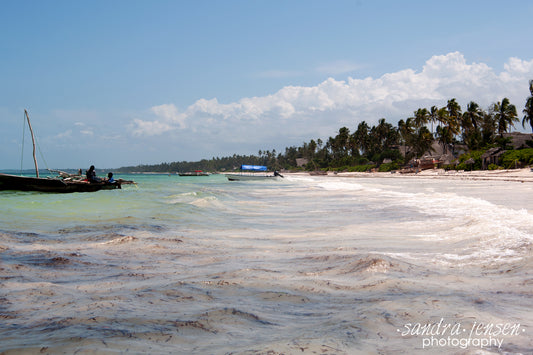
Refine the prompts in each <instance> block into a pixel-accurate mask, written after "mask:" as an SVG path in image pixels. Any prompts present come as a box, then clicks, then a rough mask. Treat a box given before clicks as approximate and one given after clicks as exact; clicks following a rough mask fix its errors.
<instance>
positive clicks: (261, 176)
mask: <svg viewBox="0 0 533 355" xmlns="http://www.w3.org/2000/svg"><path fill="white" fill-rule="evenodd" d="M225 175H226V177H227V178H228V180H229V181H258V180H278V179H279V178H283V175H281V174H280V173H278V172H277V171H274V172H273V173H268V172H267V167H266V166H263V165H241V171H240V172H239V173H228V174H225Z"/></svg>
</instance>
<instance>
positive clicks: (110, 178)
mask: <svg viewBox="0 0 533 355" xmlns="http://www.w3.org/2000/svg"><path fill="white" fill-rule="evenodd" d="M107 182H108V183H110V184H113V183H115V182H117V181H116V180H115V179H114V178H113V173H111V172H110V173H107Z"/></svg>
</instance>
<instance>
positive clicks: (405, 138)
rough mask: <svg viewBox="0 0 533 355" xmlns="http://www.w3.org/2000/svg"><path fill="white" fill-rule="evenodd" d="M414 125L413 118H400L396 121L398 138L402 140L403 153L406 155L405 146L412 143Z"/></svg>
mask: <svg viewBox="0 0 533 355" xmlns="http://www.w3.org/2000/svg"><path fill="white" fill-rule="evenodd" d="M414 132H415V129H414V125H413V118H411V117H410V118H408V119H407V120H406V121H404V120H400V121H398V133H399V134H400V139H401V141H402V145H403V146H404V152H403V155H404V156H406V157H407V147H408V146H411V145H412V143H413V140H414V138H413V136H414Z"/></svg>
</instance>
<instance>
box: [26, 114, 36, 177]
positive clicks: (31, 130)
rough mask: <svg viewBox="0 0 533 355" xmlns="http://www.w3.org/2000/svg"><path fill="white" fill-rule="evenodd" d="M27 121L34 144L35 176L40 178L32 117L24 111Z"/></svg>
mask: <svg viewBox="0 0 533 355" xmlns="http://www.w3.org/2000/svg"><path fill="white" fill-rule="evenodd" d="M24 114H25V115H26V119H27V120H28V126H29V127H30V133H31V141H32V143H33V162H34V163H35V175H37V177H39V167H38V166H37V158H36V157H35V137H34V136H33V129H32V128H31V123H30V116H28V111H26V110H24Z"/></svg>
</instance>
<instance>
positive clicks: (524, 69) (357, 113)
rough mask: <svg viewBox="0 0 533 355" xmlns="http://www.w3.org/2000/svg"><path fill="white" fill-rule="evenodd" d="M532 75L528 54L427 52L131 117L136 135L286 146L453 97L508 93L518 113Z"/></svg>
mask: <svg viewBox="0 0 533 355" xmlns="http://www.w3.org/2000/svg"><path fill="white" fill-rule="evenodd" d="M339 65H340V66H342V65H344V64H343V63H340V64H339ZM341 69H342V70H345V68H341ZM328 70H331V68H328ZM529 79H533V60H530V61H527V60H521V59H518V58H510V59H509V60H508V62H507V63H505V64H504V66H503V70H502V71H501V72H499V73H498V72H496V70H495V69H494V68H491V67H489V66H488V65H486V64H484V63H468V62H467V61H466V59H465V57H464V56H463V54H461V53H459V52H453V53H449V54H446V55H436V56H433V57H431V58H430V59H429V60H427V61H426V63H425V65H424V66H423V68H422V70H421V71H416V70H413V69H405V70H401V71H398V72H394V73H387V74H384V75H383V76H381V77H379V78H372V77H367V78H363V79H358V78H352V77H348V78H347V79H346V80H335V79H333V78H328V79H327V80H325V81H323V82H321V83H319V84H318V85H316V86H312V87H303V86H286V87H284V88H282V89H280V90H279V91H278V92H276V93H273V94H271V95H268V96H262V97H245V98H242V99H240V100H239V101H237V102H231V103H221V102H218V100H217V99H216V98H213V99H201V100H198V101H196V102H195V103H193V104H192V105H190V106H189V107H187V108H186V109H184V110H183V111H180V110H179V109H178V108H177V107H176V106H175V105H174V104H172V103H168V104H164V105H159V106H154V107H152V108H151V109H150V110H149V112H148V113H147V115H146V116H145V117H143V118H136V119H134V120H133V121H132V122H131V124H130V131H131V133H132V134H133V135H134V136H136V137H146V136H159V135H165V134H174V135H176V134H178V135H179V134H194V135H196V136H198V138H204V139H211V140H215V139H219V140H220V139H221V138H220V137H224V138H223V139H224V140H226V141H230V142H233V143H238V142H240V141H245V140H250V139H253V140H255V142H256V143H255V145H256V146H259V147H261V146H268V143H269V142H272V141H273V140H274V139H276V140H284V141H286V142H287V144H286V145H290V144H292V142H294V141H295V140H298V139H300V141H296V142H295V143H296V144H298V143H299V142H301V140H305V141H307V140H309V139H312V138H321V137H327V136H331V135H334V134H335V132H336V130H338V128H340V127H341V126H343V125H345V126H347V127H349V128H350V129H355V127H356V126H357V124H358V122H360V121H362V120H365V121H367V122H368V123H370V124H373V123H375V122H377V120H378V119H380V118H386V119H387V120H388V121H389V122H396V121H397V120H399V119H402V118H403V119H404V118H407V117H409V116H410V115H412V113H413V111H415V110H416V109H417V108H419V107H430V106H433V105H437V106H443V105H445V104H446V101H447V100H448V99H451V98H456V99H457V101H458V102H459V103H460V104H461V105H462V106H463V108H464V107H466V104H467V103H468V102H469V101H471V100H473V101H476V102H477V103H478V104H480V105H481V106H482V107H485V108H486V107H487V106H488V105H489V104H491V103H493V102H496V101H500V100H501V99H502V98H503V97H508V98H509V99H510V100H511V102H512V103H513V104H515V105H516V107H517V109H518V110H519V112H521V110H522V108H523V105H524V103H525V99H526V97H527V96H528V95H529V91H528V80H529ZM216 137H219V138H216Z"/></svg>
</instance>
